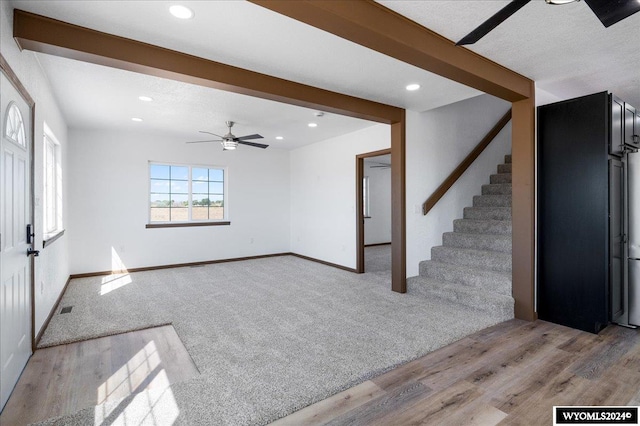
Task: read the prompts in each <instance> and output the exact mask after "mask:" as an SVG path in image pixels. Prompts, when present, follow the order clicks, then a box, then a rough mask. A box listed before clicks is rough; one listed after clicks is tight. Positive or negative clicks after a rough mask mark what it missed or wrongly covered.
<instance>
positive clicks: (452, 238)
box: [442, 232, 511, 253]
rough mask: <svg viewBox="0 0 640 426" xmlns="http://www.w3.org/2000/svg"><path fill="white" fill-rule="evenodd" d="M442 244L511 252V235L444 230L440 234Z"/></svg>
mask: <svg viewBox="0 0 640 426" xmlns="http://www.w3.org/2000/svg"><path fill="white" fill-rule="evenodd" d="M442 245H443V246H446V247H461V248H470V249H478V250H489V251H499V252H502V253H511V235H510V234H509V235H508V234H467V233H463V232H445V233H444V234H442Z"/></svg>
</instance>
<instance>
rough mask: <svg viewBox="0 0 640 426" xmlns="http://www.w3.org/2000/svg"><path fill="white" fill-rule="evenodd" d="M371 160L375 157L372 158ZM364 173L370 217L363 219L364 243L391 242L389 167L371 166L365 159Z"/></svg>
mask: <svg viewBox="0 0 640 426" xmlns="http://www.w3.org/2000/svg"><path fill="white" fill-rule="evenodd" d="M372 160H373V161H375V160H376V157H373V158H372ZM364 175H365V176H368V177H369V208H370V212H369V213H370V216H371V217H370V218H367V219H365V221H364V244H365V245H368V244H379V243H390V242H391V169H383V168H371V167H370V165H368V164H367V162H366V161H365V165H364Z"/></svg>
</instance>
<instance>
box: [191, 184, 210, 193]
mask: <svg viewBox="0 0 640 426" xmlns="http://www.w3.org/2000/svg"><path fill="white" fill-rule="evenodd" d="M191 191H192V192H193V193H196V194H206V193H208V192H209V183H208V182H193V183H192V184H191Z"/></svg>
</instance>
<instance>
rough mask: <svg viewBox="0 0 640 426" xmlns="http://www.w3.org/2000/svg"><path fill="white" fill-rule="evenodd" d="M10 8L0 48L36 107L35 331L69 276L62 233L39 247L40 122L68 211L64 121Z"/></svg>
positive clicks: (5, 9) (3, 14)
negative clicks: (49, 137)
mask: <svg viewBox="0 0 640 426" xmlns="http://www.w3.org/2000/svg"><path fill="white" fill-rule="evenodd" d="M12 33H13V10H12V8H11V5H10V4H9V2H6V1H3V2H0V51H1V52H2V56H4V58H5V59H6V60H7V63H8V64H9V66H10V67H11V69H13V71H14V72H15V73H16V75H17V76H18V78H19V79H20V81H21V82H22V84H23V85H24V86H25V88H26V89H27V91H28V92H29V95H31V97H32V98H33V99H34V101H35V103H36V108H35V117H34V120H35V132H34V141H35V151H34V170H35V177H34V189H35V198H36V206H35V211H34V215H35V221H34V222H35V223H34V224H35V234H36V235H35V239H36V244H35V249H36V250H40V256H39V257H36V258H34V262H35V268H34V269H35V294H34V301H35V329H36V334H37V333H38V332H39V331H40V329H41V328H42V325H43V324H44V321H45V319H46V318H47V316H48V315H49V312H50V311H51V309H52V308H53V305H54V304H55V302H56V300H57V299H58V296H59V295H60V293H61V291H62V289H63V288H64V284H65V283H66V281H67V278H68V277H69V260H68V251H67V236H66V235H64V236H62V237H61V238H60V239H58V240H57V241H55V242H53V243H52V244H51V245H49V246H47V247H46V248H45V249H42V228H43V214H42V194H43V156H42V152H43V149H42V140H43V131H44V130H43V124H44V122H46V123H47V125H48V126H49V127H50V129H51V130H52V131H53V132H54V134H55V135H56V137H57V139H58V140H59V142H60V145H61V147H60V148H61V163H62V164H61V165H62V170H63V176H62V182H63V189H62V194H63V199H64V205H63V211H64V212H67V211H68V209H67V206H68V202H67V199H66V198H64V197H65V195H66V194H67V193H68V186H67V184H68V182H69V179H68V175H67V173H66V169H67V154H68V146H67V124H66V122H65V119H64V117H63V116H62V113H61V112H60V109H59V108H58V105H57V103H56V100H55V97H54V95H53V93H52V90H51V88H50V86H49V83H48V81H47V78H46V76H45V74H44V72H43V71H42V69H41V67H40V65H39V64H38V62H37V60H36V57H35V55H34V54H33V53H31V52H27V51H24V52H21V51H20V50H19V49H18V46H17V45H16V43H15V41H14V39H13V35H12ZM67 218H68V216H67V215H65V216H64V217H63V225H66V223H68V220H67Z"/></svg>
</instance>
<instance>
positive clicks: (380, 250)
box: [364, 244, 391, 273]
mask: <svg viewBox="0 0 640 426" xmlns="http://www.w3.org/2000/svg"><path fill="white" fill-rule="evenodd" d="M364 270H365V272H368V273H371V272H390V271H391V244H385V245H382V246H370V247H365V248H364Z"/></svg>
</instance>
